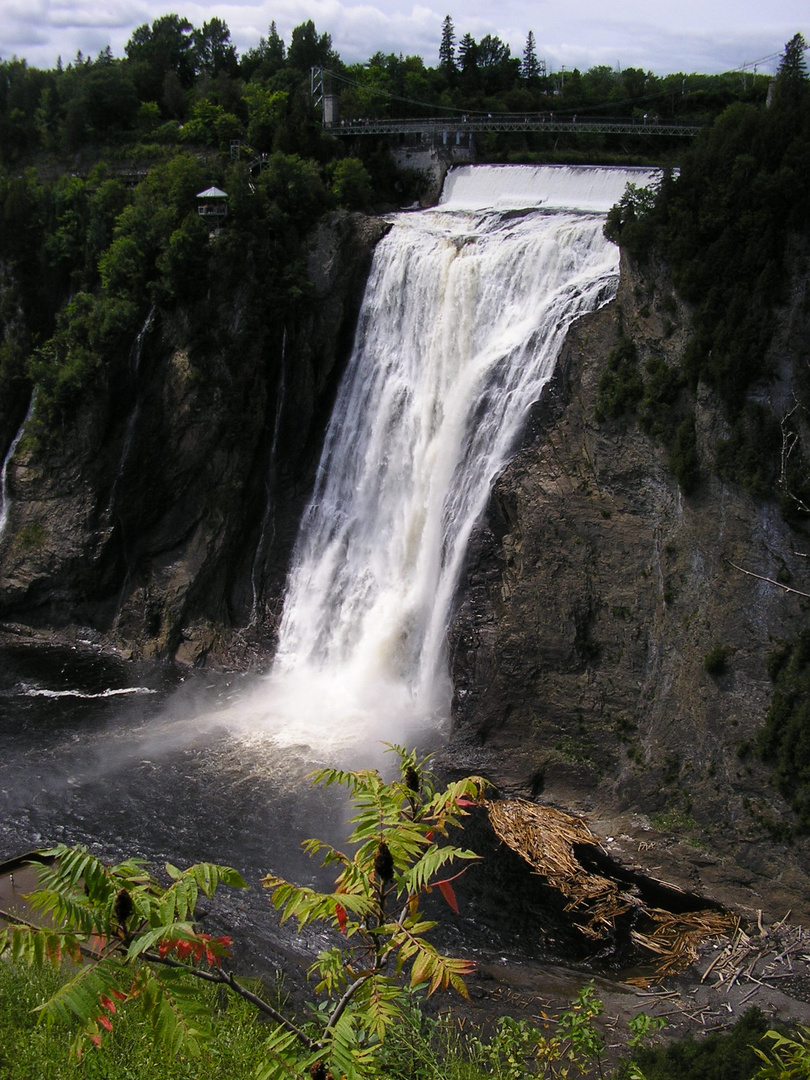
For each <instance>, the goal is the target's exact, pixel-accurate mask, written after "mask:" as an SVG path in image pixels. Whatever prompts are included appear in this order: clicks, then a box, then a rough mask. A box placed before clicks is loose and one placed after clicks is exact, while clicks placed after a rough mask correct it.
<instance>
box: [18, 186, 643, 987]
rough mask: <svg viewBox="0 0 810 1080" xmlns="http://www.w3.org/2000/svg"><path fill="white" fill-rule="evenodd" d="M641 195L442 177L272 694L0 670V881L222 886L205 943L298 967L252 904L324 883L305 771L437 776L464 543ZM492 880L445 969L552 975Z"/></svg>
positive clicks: (348, 397) (351, 401)
mask: <svg viewBox="0 0 810 1080" xmlns="http://www.w3.org/2000/svg"><path fill="white" fill-rule="evenodd" d="M650 178H651V173H650V172H649V171H644V170H612V169H596V168H593V169H571V168H563V167H559V168H550V167H546V168H544V169H539V168H533V169H529V168H522V167H520V168H518V167H515V168H512V167H502V168H493V167H482V168H481V169H476V168H472V169H469V168H468V169H462V170H458V171H457V172H455V173H452V174H451V175H450V177H449V179H448V183H447V185H446V188H445V194H444V196H443V201H442V204H441V205H440V206H439V207H438V208H436V209H435V210H431V211H423V212H419V213H412V214H403V215H398V216H397V217H396V219H395V220H394V223H393V227H392V230H391V232H390V233H389V235H388V236H387V237H386V238H385V239H384V240H383V241H381V243H380V245H379V247H378V250H377V253H376V255H375V259H374V265H373V267H372V271H371V276H370V280H369V286H368V289H367V293H366V299H365V302H364V305H363V309H362V311H361V315H360V319H359V325H358V332H357V342H356V345H355V349H354V352H353V355H352V357H351V359H350V361H349V365H348V368H347V372H346V375H345V378H344V382H343V385H342V388H341V390H340V392H339V396H338V401H337V404H336V408H335V413H334V416H333V419H332V422H331V424H330V427H329V430H328V432H327V435H326V441H325V447H324V452H323V458H322V462H321V466H320V469H319V474H318V479H317V482H316V487H315V491H314V493H313V498H312V501H311V503H310V505H309V507H308V509H307V511H306V513H305V515H304V520H303V523H302V528H301V533H300V537H299V541H298V545H297V548H296V552H295V556H294V565H293V568H292V572H291V576H290V582H289V586H288V591H287V596H286V601H285V609H284V619H283V624H282V628H281V638H280V646H279V652H278V656H277V658H276V661H275V663H274V666H273V668H272V670H271V671H270V673H269V674H268V675H267V676H265V677H263V678H258V677H256V676H252V677H250V678H248V677H246V676H241V675H209V674H207V673H205V672H195V673H193V674H189V675H186V676H183V677H181V676H179V675H177V674H176V673H172V672H167V671H165V670H157V669H154V668H150V667H148V666H137V665H128V664H124V663H120V662H117V661H111V660H108V659H105V658H103V657H101V656H100V655H95V654H94V653H93V652H92V650H90V649H87V650H80V649H75V650H71V649H61V650H57V649H48V650H32V649H27V648H24V647H20V648H13V647H8V648H5V649H4V650H3V651H2V652H1V653H0V810H1V812H2V816H0V857H11V856H13V855H16V854H19V853H21V852H23V851H25V850H29V849H32V848H36V847H41V846H43V845H47V844H50V843H52V842H55V841H64V842H66V843H71V844H74V843H81V844H86V845H89V846H91V847H92V848H93V849H94V850H96V851H97V852H99V853H100V854H101V855H102V856H104V857H106V858H117V857H121V856H124V855H138V856H141V857H144V858H146V859H147V860H148V861H149V862H150V863H152V864H154V865H157V866H159V865H160V864H161V863H163V862H165V861H167V860H170V861H172V862H174V863H177V864H181V865H183V864H187V863H189V862H192V861H197V860H211V861H215V862H220V863H228V864H230V865H233V866H235V867H237V869H239V870H240V871H241V872H242V873H243V875H244V876H245V877H246V879H248V880H249V881H250V882H251V883H252V884H253V886H254V887H253V888H252V889H251V890H250V891H249V892H247V893H244V894H241V893H239V894H236V893H233V894H231V895H230V896H228V897H227V898H226V899H225V900H224V901H223V903H222V904H221V905H218V906H217V907H216V910H215V911H213V912H212V915H211V918H212V919H213V920H216V922H217V925H218V926H222V927H226V928H227V932H229V933H230V934H231V935H232V936H233V937H235V938H236V939H237V940H238V939H240V938H242V940H243V941H247V940H249V942H250V948H249V950H246V952H245V954H244V955H245V957H246V959H247V960H248V963H249V966H250V967H251V968H252V969H254V970H262V969H266V968H268V967H271V966H273V965H274V964H275V963H276V962H277V960H278V959H279V951H281V952H282V953H283V952H290V951H292V952H293V953H299V952H301V951H302V950H303V949H304V947H305V946H306V945H307V942H304V941H302V940H299V939H298V938H297V936H296V934H295V932H294V931H293V930H290V931H288V932H286V934H279V932H278V930H277V927H276V920H275V919H273V918H272V917H270V916H269V915H268V910H267V909H268V904H267V899H266V896H265V895H263V894H262V890H261V889H260V888H259V887H258V885H257V882H258V880H259V878H260V877H261V875H262V874H264V873H267V872H269V871H270V870H273V871H274V872H278V873H281V874H283V875H285V876H288V877H292V878H295V879H296V880H299V881H307V880H316V877H317V872H316V869H315V868H314V867H313V866H312V864H311V863H310V862H309V860H307V859H306V858H305V857H304V856H303V854H302V853H301V851H300V842H301V841H302V840H303V839H305V838H306V837H309V836H319V837H322V838H324V839H327V840H330V841H332V842H339V841H340V840H341V839H342V838H343V836H344V835H345V826H344V821H345V817H346V814H345V807H344V806H343V805H342V803H341V797H340V794H339V793H338V792H335V791H333V790H331V789H330V791H328V792H324V791H323V790H321V789H317V790H313V789H312V788H311V787H310V786H309V784H308V783H307V781H306V780H305V776H306V774H307V773H308V772H309V771H310V770H311V769H312V768H314V767H317V766H320V765H324V764H329V765H340V766H343V767H367V766H381V767H383V768H385V762H386V758H385V756H384V754H383V748H382V743H383V741H385V740H388V741H391V742H403V743H408V745H415V744H416V745H419V746H421V747H423V748H424V749H426V750H431V749H434V748H437V747H439V746H440V745H441V744H442V742H443V741H444V740H445V739H446V738H447V732H448V727H449V703H450V690H451V688H450V685H449V678H448V673H447V659H446V654H445V633H446V629H447V623H448V620H449V618H450V614H451V611H452V606H453V602H454V595H455V590H456V587H457V582H458V578H459V575H460V573H461V570H462V568H463V565H464V558H465V551H466V545H467V541H468V539H469V536H470V534H471V532H472V530H473V529H474V527H475V524H476V522H477V521H478V519H479V518H480V516H481V514H482V512H483V510H484V508H485V506H486V502H487V499H488V497H489V492H490V490H491V485H492V483H493V481H494V479H495V477H496V476H497V475H498V473H499V472H500V471H501V469H502V468H503V467H504V464H505V463H506V461H507V460H508V458H509V455H510V453H511V452H512V451H513V450H514V447H515V445H516V443H517V441H518V439H519V437H520V431H521V428H522V425H523V423H524V422H525V419H526V416H527V415H528V413H529V410H530V409H531V407H532V405H533V404H534V403H535V402H536V401H537V400H538V398H539V397H540V395H541V394H542V390H543V387H544V385H545V384H546V382H547V381H548V380H549V378H550V377H551V375H552V373H553V370H554V364H555V361H556V357H557V355H558V353H559V349H560V348H561V346H562V342H563V340H564V338H565V334H566V332H567V329H568V327H569V326H570V325H571V323H572V321H573V320H574V319H576V318H578V317H579V316H580V315H582V314H585V313H587V312H588V311H592V310H594V309H595V308H596V307H598V306H600V305H601V304H603V303H606V302H607V301H608V300H609V299H611V297H612V296H613V295H614V294H615V289H616V284H617V278H618V252H617V250H616V249H615V248H614V247H613V246H612V245H609V244H608V243H607V242H606V241H605V240H604V238H603V236H602V222H603V219H604V214H605V213H606V212H607V210H608V209H609V207H610V206H611V205H612V204H613V203H614V202H615V201H616V200H617V199H618V198H619V197H620V196H621V194H622V193H623V191H624V188H625V184H626V183H627V182H628V181H632V182H636V183H647V182H649V180H650ZM494 876H495V875H494V874H493V875H492V877H493V883H492V885H491V888H490V901H487V900H486V897H485V894H486V892H487V888H486V886H485V885H484V884H479V885H475V886H473V888H472V891H471V892H470V894H469V895H470V901H471V905H473V906H474V910H469V911H468V912H467V914H466V915H465V916H463V917H462V918H461V919H460V920H451V922H450V926H451V931H450V934H451V937H453V938H454V940H455V944H454V945H453V944H452V943H451V947H455V948H457V949H458V950H460V951H461V950H464V949H467V950H470V949H473V950H478V949H484V948H488V949H489V950H490V951H492V952H494V953H497V952H503V951H507V950H511V951H512V952H514V953H515V954H517V953H521V952H522V953H523V954H524V955H526V956H530V955H534V956H540V955H548V954H549V951H551V952H553V951H554V948H555V942H554V940H552V939H553V938H554V934H556V933H559V934H564V930H563V929H562V927H560V929H559V931H557V930H554V932H553V933H549V932H548V926H549V925H551V926H552V927H553V926H554V925H555V924H554V919H553V917H552V916H551V915H549V916H548V919H546V920H545V926H546V930H545V931H544V930H542V929H541V928H540V922H541V920H539V918H534V916H536V914H537V913H536V911H535V913H534V916H532V918H533V919H534V925H535V926H536V927H537V928H538V929H537V932H536V934H535V933H534V931H531V932H528V933H527V931H526V926H525V925H523V926H522V927H521V918H523V917H524V916H525V918H529V915H528V914H527V912H528V910H529V909H528V908H526V909H524V908H522V907H521V905H520V903H519V902H518V900H517V898H516V897H515V896H514V895H512V898H511V899H512V904H511V907H510V913H511V914H510V917H509V918H500V919H499V918H498V915H497V910H496V909H497V906H498V904H500V903H502V898H508V897H509V896H510V886H509V884H508V882H507V883H506V884H504V882H503V881H502V882H501V884H500V886H499V888H500V889H501V892H500V893H498V891H497V888H496V886H495V883H494ZM471 877H472V875H471ZM479 880H480V882H482V883H483V882H484V880H485V879H484V878H483V877H482V878H480V879H479ZM511 891H512V893H514V890H511ZM462 892H463V890H462ZM492 897H494V900H493V899H492ZM534 903H535V901H534V900H531V901H530V905H529V907H531V906H532V905H533V904H534ZM488 904H489V914H487V905H488ZM223 932H224V931H223ZM309 944H310V945H311V944H312V942H309ZM556 947H557V948H562V949H563V951H564V946H563V943H562V942H561V941H558V942H557V946H556Z"/></svg>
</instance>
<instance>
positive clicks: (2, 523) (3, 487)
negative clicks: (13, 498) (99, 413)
mask: <svg viewBox="0 0 810 1080" xmlns="http://www.w3.org/2000/svg"><path fill="white" fill-rule="evenodd" d="M35 396H36V390H35V391H34V393H32V394H31V401H30V403H29V405H28V412H26V414H25V419H24V420H23V422H22V423H21V424H20V430H19V431H18V432H17V434H16V435H15V436H14V438H13V439H12V440H11V446H9V448H8V453H7V454H6V457H5V460H4V462H3V468H2V471H0V540H2V539H3V534H4V533H5V531H6V526H7V525H8V516H9V502H10V500H9V497H8V467H9V464H10V463H11V459H12V458H13V457H14V452H15V451H16V449H17V447H18V446H19V444H20V439H21V438H22V437H23V432H24V431H25V425H26V424H27V423H28V421H29V420H30V419H31V414H32V413H33V411H34V398H35Z"/></svg>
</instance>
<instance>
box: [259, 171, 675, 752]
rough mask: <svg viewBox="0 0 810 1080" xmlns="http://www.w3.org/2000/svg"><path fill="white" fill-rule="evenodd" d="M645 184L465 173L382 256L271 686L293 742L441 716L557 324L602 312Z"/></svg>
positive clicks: (306, 523)
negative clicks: (620, 225) (622, 216)
mask: <svg viewBox="0 0 810 1080" xmlns="http://www.w3.org/2000/svg"><path fill="white" fill-rule="evenodd" d="M652 179H653V174H652V173H651V172H650V171H649V170H633V169H604V168H571V167H548V166H546V167H542V168H524V167H520V166H503V167H497V166H492V167H483V166H479V167H476V166H472V167H465V168H462V169H459V170H456V171H454V172H452V173H451V174H450V175H449V177H448V180H447V182H446V184H445V191H444V195H443V198H442V201H441V203H440V205H439V207H438V208H437V209H435V210H429V211H420V212H418V213H404V214H401V215H397V217H396V218H395V220H394V223H393V228H392V229H391V231H390V232H389V234H388V235H387V236H386V237H385V238H384V239H383V240H382V241H381V242H380V244H379V245H378V247H377V249H376V252H375V257H374V261H373V265H372V270H371V274H370V278H369V281H368V285H367V288H366V294H365V299H364V302H363V306H362V309H361V313H360V317H359V322H358V328H357V334H356V340H355V346H354V350H353V353H352V356H351V359H350V361H349V364H348V367H347V370H346V373H345V376H344V379H343V382H342V385H341V388H340V390H339V393H338V398H337V401H336V404H335V408H334V412H333V416H332V419H331V421H330V424H329V428H328V431H327V434H326V439H325V445H324V449H323V454H322V458H321V462H320V466H319V469H318V475H317V480H316V484H315V489H314V493H313V496H312V499H311V501H310V503H309V506H308V507H307V509H306V511H305V514H304V517H303V520H302V524H301V528H300V533H299V538H298V542H297V546H296V550H295V553H294V559H293V567H292V571H291V575H290V579H289V583H288V589H287V594H286V599H285V605H284V614H283V619H282V623H281V628H280V641H279V648H278V653H277V656H276V660H275V664H274V668H273V671H272V672H271V674H270V675H269V676H268V679H269V681H270V683H271V685H272V687H273V693H272V698H273V702H274V704H273V709H274V713H276V712H277V711H278V712H282V713H286V714H287V718H288V720H291V719H292V718H296V720H297V721H299V722H300V723H299V731H300V732H301V733H302V734H301V736H300V737H301V738H302V739H303V738H307V737H310V736H311V734H312V726H313V724H315V725H316V726H317V723H318V720H320V722H321V723H322V725H323V726H324V729H325V731H326V732H329V733H330V734H331V736H332V737H333V736H334V733H335V731H336V730H338V729H340V728H341V727H343V728H347V727H348V728H352V729H357V728H358V727H359V728H362V729H364V730H365V729H366V728H368V729H369V734H375V733H377V731H378V730H379V731H382V732H384V733H385V735H386V737H388V738H391V737H392V734H391V733H392V732H393V733H394V734H393V737H401V735H402V731H403V729H408V728H409V727H410V726H413V725H416V727H419V726H422V727H427V726H429V725H435V724H436V723H437V722H440V721H441V719H442V718H444V717H446V716H447V715H448V711H449V700H450V685H449V676H448V671H447V657H446V649H445V636H446V630H447V625H448V620H449V617H450V613H451V607H452V602H453V595H454V592H455V589H456V587H457V583H458V579H459V575H460V572H461V570H462V568H463V564H464V559H465V552H466V547H467V542H468V540H469V537H470V534H471V532H472V530H473V528H474V526H475V524H476V522H477V521H478V520H479V519H480V517H481V515H482V513H483V511H484V509H485V507H486V504H487V500H488V498H489V494H490V491H491V488H492V484H493V482H494V480H495V478H496V477H497V475H498V474H499V472H501V470H502V469H503V468H504V466H505V464H506V462H507V461H508V459H509V456H510V454H511V453H512V452H513V451H514V448H515V445H516V442H517V440H518V439H519V436H520V433H521V430H522V427H523V425H524V423H525V420H526V417H527V414H528V412H529V409H530V408H531V406H532V405H533V403H535V402H536V401H537V400H538V398H539V397H540V396H541V394H542V391H543V387H544V386H545V385H546V383H547V382H548V380H549V379H550V377H551V375H552V373H553V370H554V365H555V362H556V359H557V357H558V355H559V352H560V349H561V347H562V344H563V341H564V339H565V336H566V333H567V331H568V328H569V327H570V325H571V323H572V322H573V321H574V320H575V319H577V318H579V317H580V316H581V315H583V314H585V313H586V312H590V311H594V310H596V309H597V308H598V307H600V306H601V305H602V304H604V303H606V302H607V301H608V300H610V299H611V298H612V297H613V296H614V295H615V291H616V286H617V281H618V251H617V249H616V248H615V247H614V246H613V245H612V244H610V243H608V242H607V241H606V240H605V239H604V237H603V235H602V225H603V222H604V215H605V213H606V212H607V210H608V209H609V208H610V206H611V205H613V203H615V202H616V201H617V200H618V199H619V198H620V197H621V195H622V193H623V191H624V189H625V185H626V184H627V182H628V181H630V182H633V183H636V184H639V185H640V184H647V183H650V182H651V180H652ZM375 717H376V718H377V719H378V720H379V722H380V728H379V729H378V728H376V727H375V719H374V718H375ZM290 737H291V738H294V737H295V736H294V735H293V734H292V733H290Z"/></svg>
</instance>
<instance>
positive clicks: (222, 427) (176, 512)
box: [0, 212, 387, 666]
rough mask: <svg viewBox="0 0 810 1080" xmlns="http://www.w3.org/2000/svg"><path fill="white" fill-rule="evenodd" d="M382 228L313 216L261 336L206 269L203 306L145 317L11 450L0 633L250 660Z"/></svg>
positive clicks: (242, 301)
mask: <svg viewBox="0 0 810 1080" xmlns="http://www.w3.org/2000/svg"><path fill="white" fill-rule="evenodd" d="M386 228H387V226H386V224H385V223H384V222H383V221H381V220H379V219H372V218H366V217H364V216H362V215H355V214H347V213H344V212H339V213H334V214H331V215H329V216H328V217H327V218H326V219H324V220H322V221H321V222H320V223H319V225H318V226H317V228H316V229H315V230H314V232H313V233H312V235H311V238H310V241H309V245H308V249H307V252H306V262H307V276H308V278H309V281H310V284H311V295H310V296H309V297H308V298H307V300H306V302H305V303H303V304H300V305H298V307H297V308H296V310H295V311H294V312H293V313H292V314H289V313H288V314H286V315H285V313H284V312H279V317H278V319H277V320H272V319H271V320H270V321H269V323H262V324H259V323H258V322H257V320H256V319H255V318H253V317H252V312H251V304H250V296H251V288H254V289H255V288H256V287H257V283H255V282H252V283H251V282H247V281H244V280H243V281H240V280H238V279H237V280H231V279H230V278H229V276H228V268H227V267H217V268H216V269H217V274H216V275H215V279H216V280H217V281H218V283H219V288H217V289H212V290H211V291H210V293H209V295H208V296H207V298H206V299H205V301H204V303H202V304H199V305H197V306H196V308H194V309H192V310H189V309H184V308H183V307H182V306H178V307H175V308H173V309H167V310H154V311H153V312H151V313H150V315H149V318H148V319H147V320H146V322H145V324H144V327H143V329H142V332H141V335H140V338H139V341H138V342H136V343H133V346H132V350H131V353H130V355H129V356H128V357H125V358H121V359H120V362H119V363H118V365H117V374H114V375H111V376H109V377H108V378H107V379H106V380H105V381H104V382H103V384H102V385H101V386H100V387H99V389H98V392H96V393H94V394H92V395H90V396H88V397H86V398H85V399H84V401H83V403H82V405H81V407H80V409H79V411H78V412H77V414H76V415H75V416H73V417H71V420H70V422H69V423H68V424H66V425H65V427H63V429H62V430H61V432H59V433H58V437H56V438H54V439H50V440H48V441H47V442H46V441H43V440H42V439H41V438H39V439H38V438H29V437H26V438H25V439H23V440H22V442H21V443H20V445H19V447H18V450H17V452H16V453H15V455H14V458H13V460H12V461H11V463H10V467H9V473H8V489H9V496H10V519H9V525H8V528H7V529H6V531H5V533H4V536H3V538H2V541H0V619H2V620H3V624H4V626H5V632H6V633H11V634H13V635H18V636H19V635H22V636H28V635H31V634H33V635H34V636H35V637H36V636H40V637H42V638H44V639H48V638H49V637H51V638H52V637H53V636H54V635H56V636H61V637H66V638H77V637H78V638H81V639H82V640H88V639H89V640H92V641H96V642H99V643H102V644H104V645H105V646H111V647H114V648H115V649H116V650H117V651H119V652H121V653H123V654H124V655H128V656H133V657H145V658H149V657H155V658H157V657H161V658H174V659H176V660H178V661H179V662H181V663H194V662H199V661H201V660H203V659H204V658H205V657H206V656H207V655H211V656H212V657H213V658H218V659H219V660H220V661H222V662H233V663H236V664H237V665H239V666H246V665H249V664H250V662H251V661H252V660H253V659H254V658H258V659H261V660H265V659H266V656H267V654H268V651H269V649H270V648H271V646H272V639H273V632H274V619H275V614H276V613H277V608H278V598H279V596H280V593H281V588H282V585H283V582H284V578H285V575H286V570H287V564H288V561H289V556H290V550H291V548H292V544H293V542H294V539H295V535H296V530H297V525H298V519H299V517H300V513H301V510H302V508H303V505H304V503H305V500H306V498H307V496H308V494H309V491H310V490H311V484H312V479H313V476H314V470H315V467H316V465H317V460H318V455H319V451H320V443H321V439H322V434H323V429H324V426H325V423H326V419H327V418H328V416H329V412H330V410H331V405H332V400H333V397H334V393H335V390H336V385H337V381H338V379H339V375H340V371H341V367H342V364H343V362H344V361H345V359H346V357H347V355H348V352H349V350H350V347H351V342H352V337H353V332H354V324H355V321H356V318H357V313H358V311H359V307H360V303H361V300H362V296H363V289H364V286H365V280H366V277H367V274H368V269H369V266H370V263H371V254H372V251H373V248H374V245H375V243H376V242H377V240H378V239H379V238H380V236H381V235H383V233H384V232H385V230H386ZM258 287H260V283H259V284H258ZM254 295H255V294H254ZM239 628H241V629H239ZM246 628H247V629H246Z"/></svg>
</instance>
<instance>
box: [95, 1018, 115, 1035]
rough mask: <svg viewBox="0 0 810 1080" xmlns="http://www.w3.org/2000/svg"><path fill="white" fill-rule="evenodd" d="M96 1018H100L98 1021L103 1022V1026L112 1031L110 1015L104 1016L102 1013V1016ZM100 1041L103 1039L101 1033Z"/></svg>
mask: <svg viewBox="0 0 810 1080" xmlns="http://www.w3.org/2000/svg"><path fill="white" fill-rule="evenodd" d="M96 1020H98V1022H99V1023H100V1024H101V1026H102V1027H105V1028H106V1029H107V1031H112V1023H111V1022H110V1018H109V1016H104V1015H103V1014H102V1015H101V1016H97V1017H96ZM99 1041H101V1036H100V1035H99Z"/></svg>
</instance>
